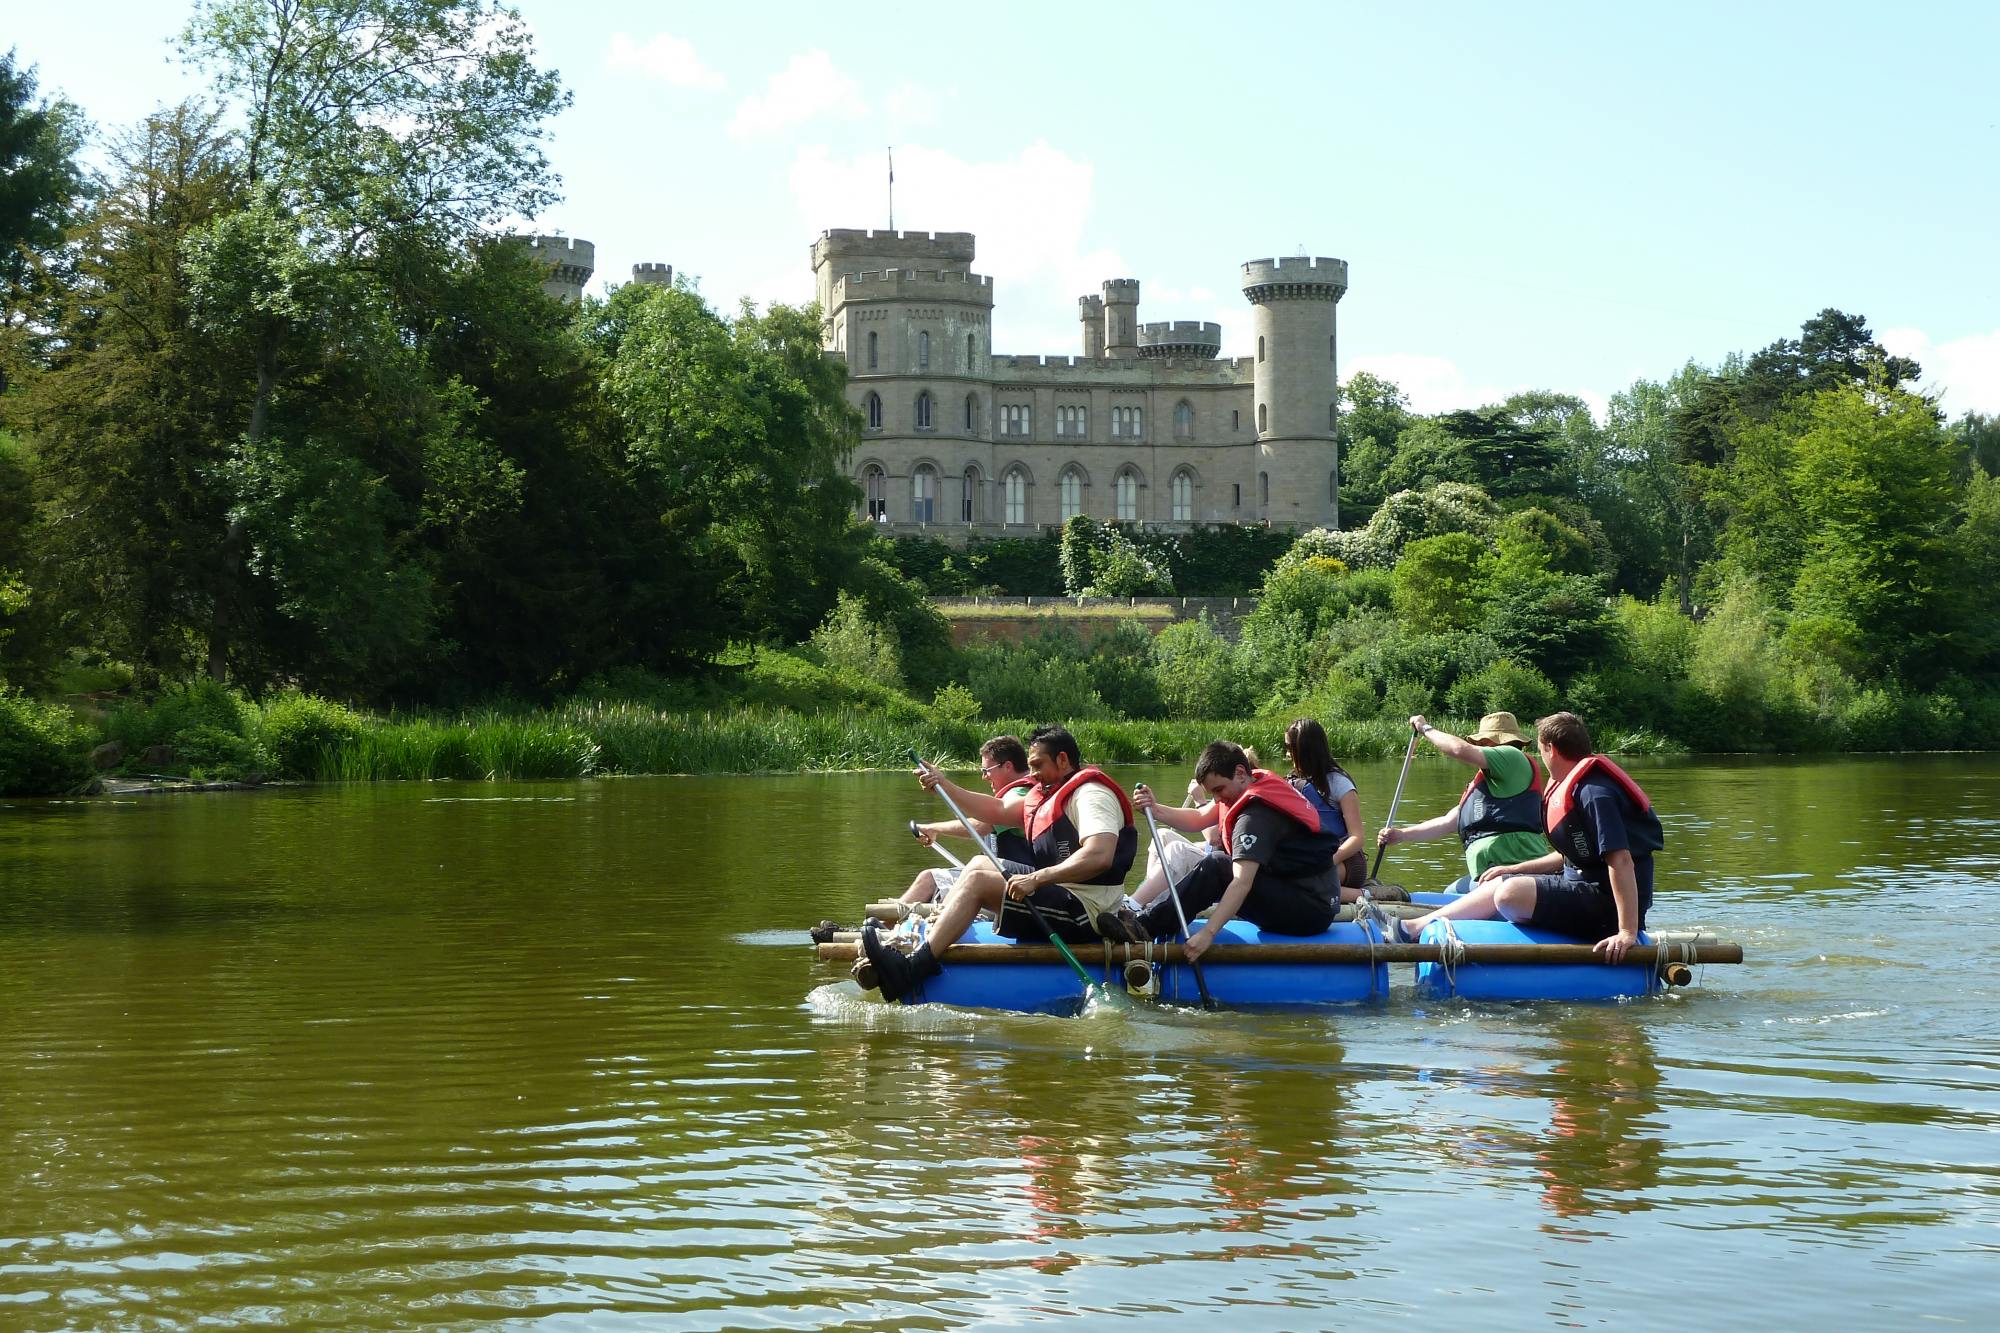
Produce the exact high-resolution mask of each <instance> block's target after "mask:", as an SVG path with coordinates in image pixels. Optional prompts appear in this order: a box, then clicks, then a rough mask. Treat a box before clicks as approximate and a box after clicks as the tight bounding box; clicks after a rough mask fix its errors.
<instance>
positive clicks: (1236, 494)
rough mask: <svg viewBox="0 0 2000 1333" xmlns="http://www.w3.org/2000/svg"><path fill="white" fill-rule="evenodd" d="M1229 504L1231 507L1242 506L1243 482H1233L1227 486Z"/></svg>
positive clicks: (1237, 507) (1239, 507)
mask: <svg viewBox="0 0 2000 1333" xmlns="http://www.w3.org/2000/svg"><path fill="white" fill-rule="evenodd" d="M1229 504H1230V507H1231V508H1232V509H1241V508H1242V507H1243V483H1242V482H1240V481H1239V482H1234V483H1232V484H1231V485H1230V487H1229Z"/></svg>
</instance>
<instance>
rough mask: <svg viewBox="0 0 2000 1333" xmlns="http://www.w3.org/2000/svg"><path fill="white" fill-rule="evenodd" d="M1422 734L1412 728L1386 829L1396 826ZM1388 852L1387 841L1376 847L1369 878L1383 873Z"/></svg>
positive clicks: (1384, 825)
mask: <svg viewBox="0 0 2000 1333" xmlns="http://www.w3.org/2000/svg"><path fill="white" fill-rule="evenodd" d="M1422 735H1423V733H1422V732H1420V731H1418V730H1417V729H1416V728H1415V727H1412V728H1410V745H1409V748H1408V749H1406V750H1404V751H1403V771H1402V773H1401V775H1399V776H1398V777H1397V778H1396V794H1395V795H1394V796H1391V797H1390V798H1389V818H1388V820H1387V821H1386V822H1385V823H1384V824H1383V825H1382V827H1383V828H1385V829H1392V828H1394V827H1396V807H1397V806H1399V805H1401V804H1402V803H1403V783H1404V782H1406V781H1408V779H1409V776H1410V761H1411V760H1412V759H1415V758H1416V757H1417V741H1418V740H1419V739H1420V738H1421V737H1422ZM1388 854H1389V844H1388V843H1386V842H1385V843H1383V844H1382V845H1381V846H1380V847H1377V848H1376V849H1375V868H1374V869H1373V870H1371V871H1369V872H1368V878H1370V879H1375V878H1376V877H1378V876H1379V875H1380V874H1381V873H1382V858H1383V857H1384V856H1387V855H1388Z"/></svg>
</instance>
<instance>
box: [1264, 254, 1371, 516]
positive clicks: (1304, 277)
mask: <svg viewBox="0 0 2000 1333" xmlns="http://www.w3.org/2000/svg"><path fill="white" fill-rule="evenodd" d="M1346 293H1347V261H1346V260H1343V259H1324V258H1307V257H1306V256H1304V255H1299V256H1295V257H1287V258H1282V259H1253V260H1251V261H1250V262H1249V263H1247V264H1245V265H1244V266H1243V296H1244V299H1246V300H1248V301H1249V302H1250V305H1251V307H1252V320H1251V322H1252V331H1253V333H1254V335H1255V339H1256V342H1255V346H1256V352H1255V357H1254V360H1253V361H1252V369H1253V374H1254V376H1255V393H1254V399H1253V401H1254V408H1253V411H1254V414H1255V415H1254V416H1253V418H1252V424H1253V426H1254V428H1255V429H1256V432H1257V470H1258V477H1257V479H1256V482H1255V489H1254V490H1253V491H1252V493H1251V498H1252V499H1253V501H1254V502H1255V505H1254V509H1253V512H1255V513H1257V514H1259V515H1260V516H1261V517H1262V518H1263V519H1264V520H1265V521H1266V522H1270V523H1275V524H1281V525H1284V526H1287V527H1332V526H1335V525H1337V524H1338V523H1339V521H1340V501H1339V494H1340V487H1339V477H1338V474H1337V468H1338V466H1339V464H1338V455H1337V453H1336V450H1335V447H1334V432H1335V428H1336V425H1337V423H1338V419H1339V418H1338V414H1339V406H1338V404H1339V383H1338V379H1337V365H1338V363H1337V357H1336V351H1337V344H1336V342H1335V332H1334V307H1335V306H1336V305H1337V304H1338V303H1339V301H1340V298H1341V297H1342V296H1344V295H1346Z"/></svg>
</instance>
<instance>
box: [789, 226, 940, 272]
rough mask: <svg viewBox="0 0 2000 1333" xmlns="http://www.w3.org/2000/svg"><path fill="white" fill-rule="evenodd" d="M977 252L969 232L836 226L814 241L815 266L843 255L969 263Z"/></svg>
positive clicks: (813, 256) (822, 233) (813, 255)
mask: <svg viewBox="0 0 2000 1333" xmlns="http://www.w3.org/2000/svg"><path fill="white" fill-rule="evenodd" d="M973 254H974V246H973V237H972V233H971V232H969V231H939V232H929V231H887V230H883V231H863V230H861V229H860V228H857V227H835V228H833V229H831V230H829V231H823V232H821V233H820V235H819V239H818V240H817V241H814V242H813V247H812V261H813V267H814V268H816V269H817V268H819V267H821V266H822V265H824V264H826V263H828V262H829V261H832V260H834V259H836V258H838V257H839V256H842V255H858V256H862V257H865V258H870V259H922V260H929V261H931V262H933V263H936V264H970V263H971V262H972V257H973Z"/></svg>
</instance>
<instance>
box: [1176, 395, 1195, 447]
mask: <svg viewBox="0 0 2000 1333" xmlns="http://www.w3.org/2000/svg"><path fill="white" fill-rule="evenodd" d="M1174 438H1175V439H1177V440H1188V439H1193V438H1194V408H1193V406H1192V405H1190V404H1189V403H1187V402H1185V401H1183V402H1180V403H1176V404H1175V405H1174Z"/></svg>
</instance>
